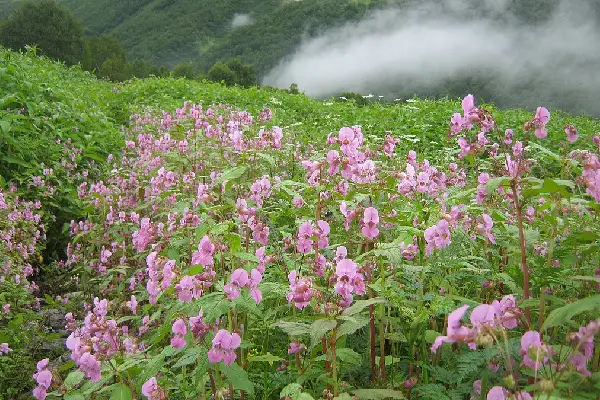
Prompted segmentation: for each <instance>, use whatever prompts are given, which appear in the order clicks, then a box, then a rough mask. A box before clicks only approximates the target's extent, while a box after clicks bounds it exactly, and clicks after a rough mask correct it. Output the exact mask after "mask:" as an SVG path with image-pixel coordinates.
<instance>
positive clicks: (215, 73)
mask: <svg viewBox="0 0 600 400" xmlns="http://www.w3.org/2000/svg"><path fill="white" fill-rule="evenodd" d="M207 78H208V80H209V81H213V82H225V84H226V85H227V86H232V85H235V83H236V75H235V73H234V72H233V71H232V70H231V69H230V68H229V67H228V66H227V64H225V63H224V62H221V61H217V62H216V63H215V64H214V65H213V66H212V67H210V69H209V70H208V73H207Z"/></svg>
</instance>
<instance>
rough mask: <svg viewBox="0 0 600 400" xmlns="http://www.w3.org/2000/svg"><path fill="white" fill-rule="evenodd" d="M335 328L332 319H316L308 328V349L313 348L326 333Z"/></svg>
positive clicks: (334, 322) (335, 322) (335, 323)
mask: <svg viewBox="0 0 600 400" xmlns="http://www.w3.org/2000/svg"><path fill="white" fill-rule="evenodd" d="M336 326H337V321H335V320H333V319H325V318H323V319H318V320H316V321H315V322H313V323H312V325H311V326H310V347H311V349H312V348H314V347H315V346H316V345H317V344H318V343H319V341H320V340H321V338H322V337H323V336H325V334H326V333H327V332H329V331H330V330H332V329H333V328H335V327H336Z"/></svg>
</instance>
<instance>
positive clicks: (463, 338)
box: [431, 304, 474, 353]
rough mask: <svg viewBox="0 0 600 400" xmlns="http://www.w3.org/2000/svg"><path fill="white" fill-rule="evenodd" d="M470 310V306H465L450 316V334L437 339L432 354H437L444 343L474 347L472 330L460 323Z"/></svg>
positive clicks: (432, 347)
mask: <svg viewBox="0 0 600 400" xmlns="http://www.w3.org/2000/svg"><path fill="white" fill-rule="evenodd" d="M468 308H469V306H468V305H466V304H465V305H464V306H462V307H460V308H458V309H456V310H454V311H452V312H451V313H450V315H448V332H447V333H448V334H447V336H438V337H437V338H436V339H435V342H434V343H433V346H431V351H432V352H434V353H435V352H436V351H437V349H438V347H440V346H441V345H442V344H443V343H469V346H470V347H471V348H473V347H474V343H472V339H474V338H473V335H472V332H471V330H470V329H469V328H467V327H466V326H463V325H462V324H461V322H460V320H461V319H462V318H463V316H464V315H465V312H466V311H467V309H468Z"/></svg>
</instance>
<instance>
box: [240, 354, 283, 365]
mask: <svg viewBox="0 0 600 400" xmlns="http://www.w3.org/2000/svg"><path fill="white" fill-rule="evenodd" d="M281 360H283V358H281V357H279V356H275V355H273V354H271V353H269V352H267V354H263V355H260V356H254V357H250V358H249V359H248V361H250V362H268V363H269V364H270V365H273V363H274V362H277V361H281Z"/></svg>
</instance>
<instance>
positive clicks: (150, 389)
mask: <svg viewBox="0 0 600 400" xmlns="http://www.w3.org/2000/svg"><path fill="white" fill-rule="evenodd" d="M142 395H144V396H145V397H146V398H147V399H148V400H164V399H166V398H167V397H166V395H165V392H164V390H162V388H161V387H160V386H159V385H158V381H157V380H156V377H155V376H153V377H152V378H150V379H148V380H147V381H146V382H144V384H143V385H142Z"/></svg>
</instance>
